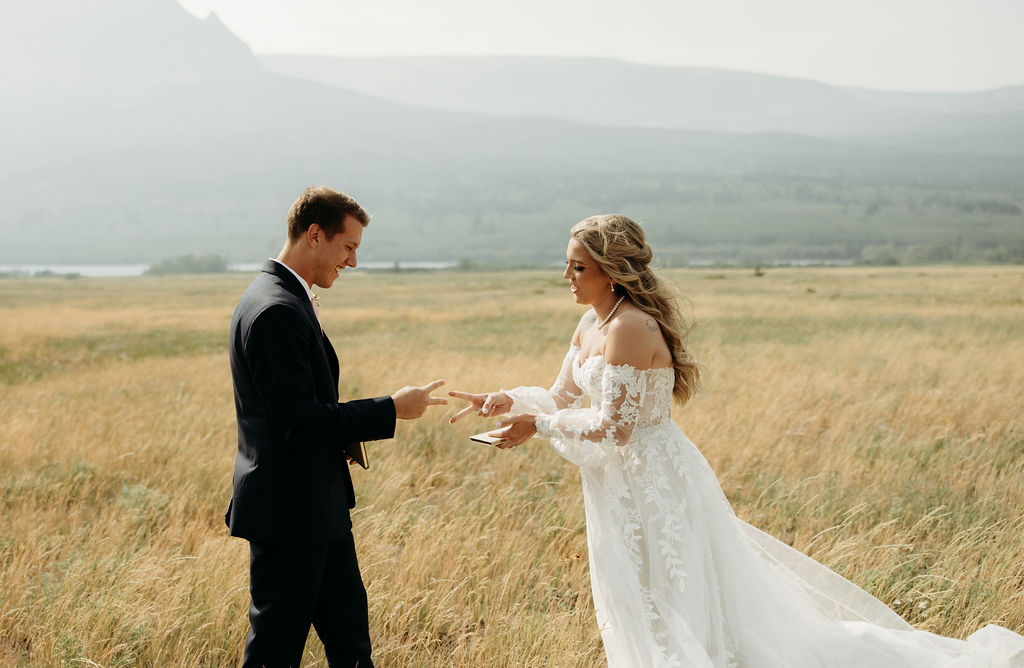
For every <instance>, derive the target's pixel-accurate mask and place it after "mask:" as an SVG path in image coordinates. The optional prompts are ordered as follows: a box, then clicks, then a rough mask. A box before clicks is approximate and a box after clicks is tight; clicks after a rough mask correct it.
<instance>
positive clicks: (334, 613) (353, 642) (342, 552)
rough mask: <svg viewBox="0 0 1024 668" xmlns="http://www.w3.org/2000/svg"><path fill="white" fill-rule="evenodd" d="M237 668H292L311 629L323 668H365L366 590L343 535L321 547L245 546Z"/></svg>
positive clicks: (348, 539)
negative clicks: (241, 652) (245, 610)
mask: <svg viewBox="0 0 1024 668" xmlns="http://www.w3.org/2000/svg"><path fill="white" fill-rule="evenodd" d="M249 555H250V558H249V593H250V596H251V602H250V604H249V635H248V637H247V638H246V641H245V658H244V659H243V661H242V668H298V666H299V664H300V663H301V661H302V651H303V649H304V648H305V646H306V636H307V635H309V626H310V624H312V625H313V628H315V629H316V632H317V635H319V636H320V640H321V642H323V644H324V649H325V651H326V654H327V663H328V664H329V665H330V666H331V668H353V667H356V666H358V668H373V661H372V660H371V659H370V625H369V620H368V616H367V609H366V589H365V588H364V587H363V580H362V578H361V577H360V575H359V563H358V562H357V561H356V550H355V545H354V544H353V542H352V534H351V532H350V533H349V534H348V535H347V537H346V538H344V539H343V540H341V541H338V542H334V543H326V544H298V545H274V544H267V543H253V542H250V543H249Z"/></svg>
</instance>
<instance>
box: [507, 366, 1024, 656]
mask: <svg viewBox="0 0 1024 668" xmlns="http://www.w3.org/2000/svg"><path fill="white" fill-rule="evenodd" d="M579 357H580V349H579V348H578V347H576V346H573V347H571V348H570V349H569V352H568V354H566V356H565V359H564V361H563V363H562V369H561V372H560V373H559V376H558V379H557V380H556V382H555V384H554V386H553V387H552V388H551V389H550V390H545V389H544V388H541V387H519V388H515V389H514V390H504V391H505V392H506V393H507V394H508V395H509V396H510V397H512V399H513V406H512V409H511V412H512V413H513V414H516V413H533V414H536V415H537V416H538V417H537V434H538V436H540V437H543V438H546V439H549V440H550V441H551V444H552V445H553V446H554V448H555V450H556V451H557V452H558V453H559V454H560V455H561V456H563V457H564V458H565V459H567V460H569V461H570V462H572V463H573V464H576V465H577V466H579V467H580V470H581V473H582V479H583V497H584V503H585V507H586V516H587V544H588V547H589V552H590V578H591V587H592V590H593V595H594V606H595V608H596V610H597V621H598V624H599V626H600V629H601V637H602V639H603V640H604V648H605V653H606V655H607V657H608V664H609V666H611V667H612V668H653V667H659V668H660V667H663V666H664V667H667V666H682V667H686V668H710V667H715V668H817V667H822V668H824V667H830V668H831V667H834V668H890V667H891V668H896V667H899V668H917V667H920V668H946V667H949V668H954V667H956V668H960V667H964V668H967V667H972V668H975V667H976V668H981V667H983V666H984V667H986V668H994V667H999V668H1011V667H1012V668H1016V667H1018V666H1021V667H1024V637H1022V636H1020V635H1018V634H1016V633H1013V632H1011V631H1008V630H1007V629H1004V628H1002V627H999V626H994V625H989V626H986V627H985V628H983V629H981V630H980V631H978V632H976V633H974V634H973V635H971V636H970V637H969V638H968V639H967V640H966V641H964V640H958V639H954V638H944V637H941V636H938V635H935V634H933V633H928V632H926V631H919V630H915V629H914V628H913V627H911V626H910V625H909V624H907V623H906V622H905V621H904V620H903V619H902V618H900V617H899V615H897V614H896V613H895V612H893V611H892V610H890V609H889V608H888V607H886V606H885V605H884V604H883V603H882V602H881V601H879V600H878V599H876V598H874V597H873V596H871V595H870V594H868V593H867V592H865V591H863V590H862V589H860V588H858V587H857V586H855V585H854V584H853V583H851V582H849V581H848V580H846V579H844V578H843V577H841V576H840V575H838V574H836V573H834V572H832V571H831V570H829V569H828V568H826V567H824V566H822V565H821V564H819V563H817V562H815V561H814V560H812V559H810V558H808V557H806V556H804V555H803V554H802V553H800V552H798V551H796V550H794V549H793V548H791V547H789V546H788V545H785V544H784V543H782V542H780V541H778V540H776V539H774V538H772V537H771V536H768V535H767V534H765V533H763V532H761V531H759V530H757V529H755V528H754V527H752V526H750V525H749V524H747V523H745V522H743V521H741V520H740V519H738V518H737V517H736V516H735V514H734V513H733V510H732V507H731V506H730V505H729V502H728V500H727V499H726V498H725V495H724V494H723V493H722V490H721V488H720V487H719V485H718V481H717V479H716V478H715V475H714V473H713V472H712V471H711V468H710V466H708V463H707V461H706V460H705V459H704V457H703V456H702V455H701V453H700V452H699V451H698V450H697V448H696V447H695V446H694V445H693V443H691V442H690V440H689V439H688V438H687V437H686V436H685V435H684V434H683V433H682V432H681V431H680V430H679V427H677V426H676V425H675V423H673V422H672V420H671V417H670V413H671V407H672V386H673V381H674V378H673V371H672V369H671V368H670V367H666V368H658V369H647V370H639V369H636V368H634V367H631V366H616V365H611V364H607V363H605V360H604V358H603V357H602V356H600V355H593V356H591V357H590V358H589V359H587V360H585V361H584V362H583V363H582V365H581V364H580V360H579ZM583 395H586V396H587V397H589V399H590V407H589V408H582V407H581V405H582V402H581V400H582V397H583Z"/></svg>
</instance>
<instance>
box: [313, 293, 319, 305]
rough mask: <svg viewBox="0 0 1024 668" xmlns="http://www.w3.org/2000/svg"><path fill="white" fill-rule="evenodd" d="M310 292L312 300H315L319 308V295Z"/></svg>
mask: <svg viewBox="0 0 1024 668" xmlns="http://www.w3.org/2000/svg"><path fill="white" fill-rule="evenodd" d="M311 294H312V295H313V301H314V302H316V307H317V308H320V295H318V294H317V293H315V292H313V293H311Z"/></svg>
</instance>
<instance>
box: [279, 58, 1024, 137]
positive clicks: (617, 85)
mask: <svg viewBox="0 0 1024 668" xmlns="http://www.w3.org/2000/svg"><path fill="white" fill-rule="evenodd" d="M259 59H260V61H261V62H262V63H263V64H264V66H265V67H266V68H267V69H268V70H271V71H274V72H278V73H280V74H286V75H288V76H293V77H298V78H304V79H309V80H312V81H318V82H320V83H325V84H329V85H334V86H339V87H341V88H347V89H350V90H355V91H359V92H362V93H366V94H368V95H373V96H376V97H379V98H382V99H385V100H390V101H393V102H400V103H404V104H413V105H417V106H423V107H429V108H432V109H446V110H454V111H474V112H481V113H488V114H498V115H528V116H548V117H553V118H561V119H565V120H571V121H577V122H582V123H591V124H595V125H609V126H629V127H648V128H673V129H686V130H701V131H710V132H741V133H752V132H786V133H793V134H805V135H814V136H844V135H859V134H895V133H905V132H919V131H923V132H927V131H932V130H935V131H944V128H949V127H950V125H951V124H952V125H955V119H954V117H956V116H959V115H963V116H965V117H971V116H976V115H988V114H997V113H1005V112H1021V111H1024V86H1018V87H1014V88H1004V89H1000V90H993V91H981V92H977V93H891V92H882V91H873V90H867V89H859V88H842V87H837V86H830V85H827V84H823V83H819V82H815V81H810V80H804V79H794V78H787V77H779V76H770V75H763V74H754V73H749V72H737V71H730V70H721V69H712V68H698V67H666V66H651V65H638V64H633V63H627V62H624V61H619V60H610V59H600V58H569V57H548V56H480V57H454V56H452V57H446V56H433V57H422V58H402V57H394V58H388V57H381V58H356V57H334V56H313V55H289V54H268V55H260V56H259ZM951 119H954V120H952V122H951ZM965 123H970V121H969V120H965Z"/></svg>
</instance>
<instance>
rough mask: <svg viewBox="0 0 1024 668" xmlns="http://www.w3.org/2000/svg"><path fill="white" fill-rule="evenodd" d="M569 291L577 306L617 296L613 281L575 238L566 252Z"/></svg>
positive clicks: (566, 276) (566, 274)
mask: <svg viewBox="0 0 1024 668" xmlns="http://www.w3.org/2000/svg"><path fill="white" fill-rule="evenodd" d="M562 276H563V278H566V279H568V281H569V289H570V290H572V294H573V296H574V297H575V298H576V303H577V304H588V305H591V306H592V305H594V304H598V303H600V302H602V301H605V300H608V299H609V298H611V297H614V296H615V293H613V292H612V290H611V282H612V280H611V279H610V278H609V277H608V274H606V273H604V272H603V271H601V267H600V266H598V264H597V263H596V262H594V258H592V257H590V253H588V252H587V249H586V247H585V246H584V245H583V244H581V243H580V242H579V241H577V240H576V239H574V238H570V239H569V247H568V248H567V249H566V252H565V273H564V274H562Z"/></svg>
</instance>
